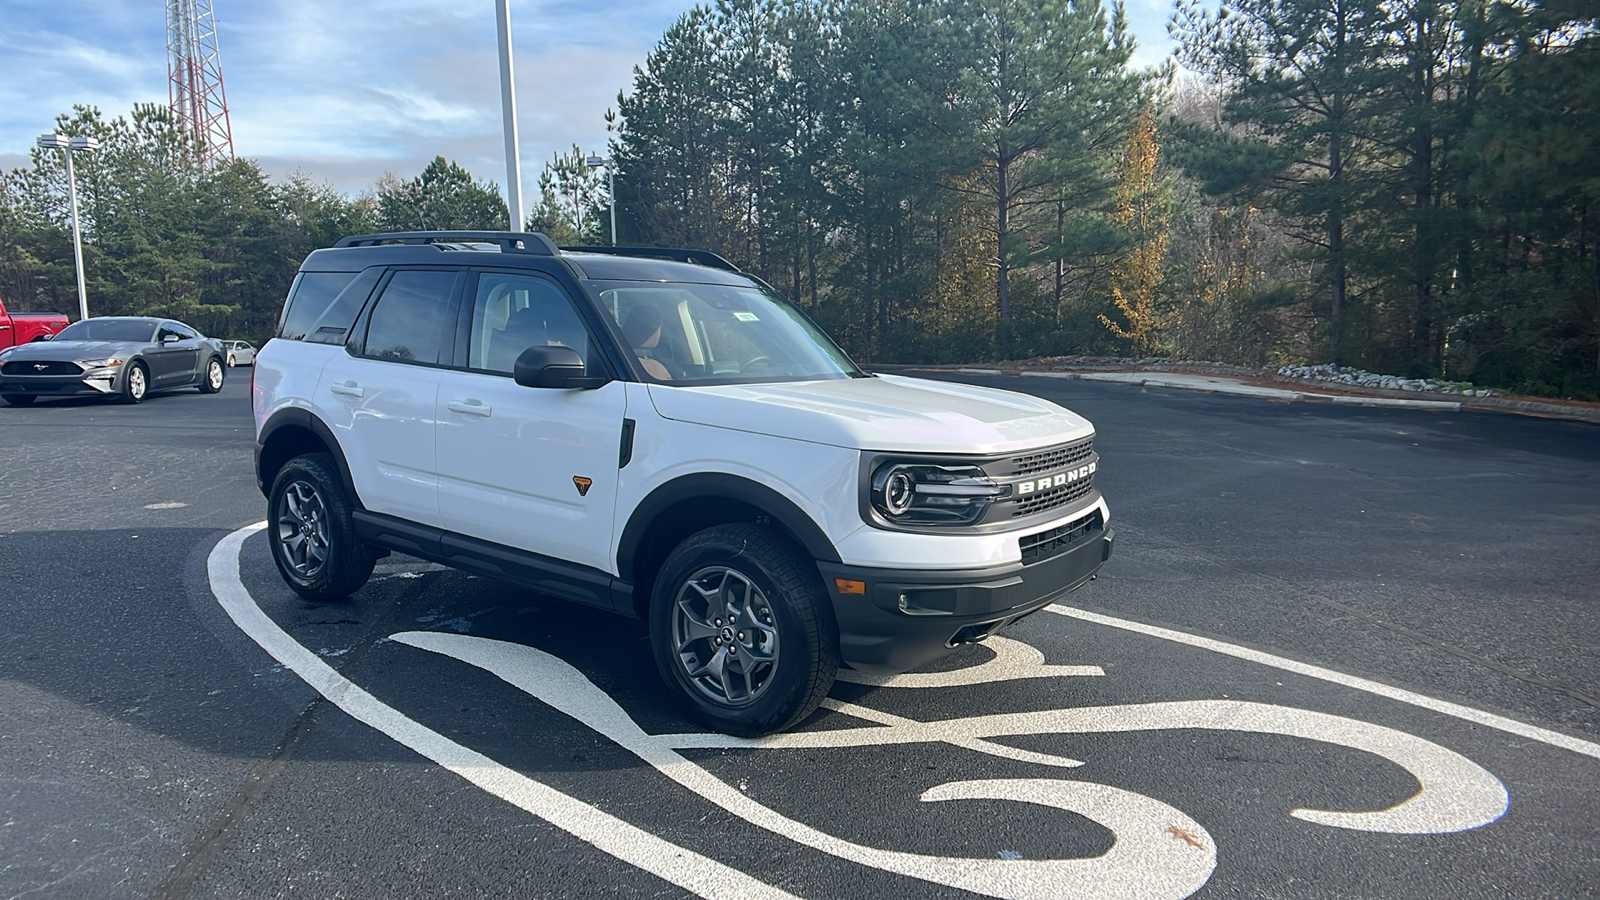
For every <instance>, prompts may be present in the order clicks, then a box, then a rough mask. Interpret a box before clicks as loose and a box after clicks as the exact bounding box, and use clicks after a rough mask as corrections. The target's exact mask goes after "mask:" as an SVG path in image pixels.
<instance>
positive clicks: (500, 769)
mask: <svg viewBox="0 0 1600 900" xmlns="http://www.w3.org/2000/svg"><path fill="white" fill-rule="evenodd" d="M265 527H266V523H265V522H258V523H256V524H255V525H249V526H246V527H244V528H241V529H239V530H238V531H235V532H233V533H232V534H230V535H228V536H227V537H225V538H223V539H222V541H221V542H220V543H218V544H217V545H216V547H214V548H212V550H211V556H210V558H209V559H207V560H206V569H207V572H208V573H209V575H210V579H211V592H212V593H213V594H214V595H216V598H217V601H218V602H219V603H221V604H222V608H223V610H225V611H226V612H227V613H228V616H229V618H231V619H233V621H234V624H236V625H238V626H239V628H240V629H241V630H242V631H244V633H245V634H247V635H249V636H250V638H251V639H252V640H254V641H255V642H256V643H257V644H260V645H261V648H262V649H264V650H266V651H267V653H269V654H271V655H272V657H273V658H274V659H276V660H277V661H278V662H280V663H282V664H283V665H284V667H285V668H288V669H290V670H291V671H293V672H294V673H295V674H296V675H298V676H300V678H301V679H303V680H304V681H305V682H306V683H307V684H309V685H311V686H312V687H313V688H315V689H316V691H317V692H318V693H320V694H321V695H322V696H324V697H326V698H327V699H328V702H330V703H332V704H334V705H335V706H337V707H339V708H340V709H341V710H344V712H346V713H347V714H349V715H350V716H351V717H352V718H354V719H356V720H357V721H359V722H362V723H364V724H366V725H369V726H371V727H373V728H375V729H377V730H378V731H381V732H383V733H384V734H386V735H388V736H389V737H391V738H393V739H394V740H396V741H398V742H399V743H401V744H403V745H405V746H406V747H409V748H411V749H412V750H415V751H416V752H417V753H420V754H421V755H423V756H425V757H427V758H428V759H431V760H433V761H434V762H436V763H438V764H439V765H440V766H443V767H444V768H446V769H448V770H449V771H451V772H454V773H455V774H457V775H459V776H461V777H462V778H464V779H466V780H467V781H469V782H471V783H472V784H474V785H476V786H477V787H479V788H481V789H483V790H485V791H487V792H489V793H490V794H493V795H494V796H496V797H499V798H501V799H502V800H505V801H506V802H508V803H511V804H512V805H514V806H517V807H520V808H521V809H524V810H526V811H528V812H530V813H532V814H533V815H535V816H538V817H539V818H541V819H544V820H545V821H546V822H549V823H550V824H552V825H554V826H556V827H557V828H560V829H561V830H563V831H565V832H567V833H568V834H571V835H572V836H574V837H576V838H578V839H580V840H583V841H587V842H588V843H590V844H592V845H594V846H595V847H596V848H597V849H599V850H602V851H604V852H606V853H609V854H611V855H612V856H614V857H616V858H617V859H620V860H622V861H623V862H626V863H630V864H632V865H634V866H638V867H639V868H640V869H643V870H644V871H646V872H649V873H651V874H652V875H655V876H657V877H659V878H662V879H664V880H666V881H670V882H672V883H673V884H675V885H677V886H678V887H681V888H683V889H684V890H687V891H692V892H693V893H695V894H698V895H699V896H701V897H708V898H727V900H740V898H745V897H767V898H774V900H776V898H786V897H787V898H793V896H794V895H792V894H790V893H788V892H786V891H782V890H779V889H778V888H775V887H773V886H772V885H770V884H767V883H766V882H764V881H761V880H759V879H756V878H754V877H752V876H750V875H747V874H746V873H744V872H741V871H739V870H738V869H734V868H732V867H729V866H726V865H723V864H722V863H720V862H718V861H716V860H714V859H711V858H710V857H707V856H701V855H700V854H698V853H695V852H693V851H691V850H687V849H685V848H683V847H680V846H678V845H677V844H673V843H671V842H669V841H665V840H662V839H661V838H658V837H656V836H655V835H653V834H650V833H649V832H647V831H644V830H643V829H640V828H637V827H635V826H633V825H630V824H628V823H627V822H625V821H623V820H621V819H619V818H617V817H616V816H613V815H610V814H608V813H605V812H603V811H601V810H599V809H597V808H595V807H593V806H590V805H589V804H587V803H584V802H582V801H581V800H578V799H576V798H574V797H571V796H568V795H567V794H563V793H561V792H560V791H558V790H556V789H555V788H552V787H550V786H549V785H546V784H543V783H541V782H538V781H535V780H533V779H532V778H529V777H527V776H526V775H523V774H522V773H520V772H517V771H516V770H514V769H510V768H507V767H506V766H503V765H501V764H499V763H497V762H495V761H494V760H492V759H490V758H489V757H487V756H484V755H483V754H481V753H478V752H476V751H474V750H470V749H468V748H466V747H463V746H461V745H460V744H458V743H456V742H455V741H452V740H450V739H449V738H447V737H445V736H444V735H441V734H439V733H438V732H436V731H433V730H432V729H429V728H426V727H424V726H422V725H420V724H418V723H417V722H414V721H412V720H411V719H410V718H407V717H406V716H405V715H404V714H402V713H401V712H399V711H398V710H396V709H394V708H393V707H391V706H388V705H387V704H385V703H383V702H382V701H380V700H378V699H377V698H376V697H374V696H372V695H371V694H369V693H367V692H366V691H364V690H362V689H361V688H359V687H357V686H356V685H355V684H353V683H351V682H350V681H349V680H348V679H346V678H345V677H344V676H342V675H340V674H339V673H338V672H337V671H335V670H334V669H333V668H332V667H331V666H329V665H328V664H327V663H325V662H323V661H322V660H320V659H318V658H317V656H316V654H314V653H312V652H311V651H310V650H307V649H306V648H305V647H303V646H301V645H300V644H299V643H298V642H297V641H295V639H294V638H292V637H290V636H289V635H288V634H287V633H286V632H284V630H283V629H281V628H279V627H278V625H277V623H276V622H273V621H272V619H271V618H269V617H268V616H267V614H266V613H264V612H262V611H261V608H260V607H259V606H257V605H256V602H255V599H254V598H253V597H251V596H250V592H249V590H247V589H246V588H245V586H244V582H243V581H241V580H240V578H239V552H240V550H241V549H243V546H244V541H245V538H247V537H249V536H250V535H252V534H254V533H256V532H257V531H260V530H261V529H263V528H265Z"/></svg>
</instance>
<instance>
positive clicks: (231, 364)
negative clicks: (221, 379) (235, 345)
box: [228, 353, 238, 369]
mask: <svg viewBox="0 0 1600 900" xmlns="http://www.w3.org/2000/svg"><path fill="white" fill-rule="evenodd" d="M236 365H238V363H237V362H234V360H233V354H232V353H229V354H228V368H230V369H231V368H233V367H234V366H236Z"/></svg>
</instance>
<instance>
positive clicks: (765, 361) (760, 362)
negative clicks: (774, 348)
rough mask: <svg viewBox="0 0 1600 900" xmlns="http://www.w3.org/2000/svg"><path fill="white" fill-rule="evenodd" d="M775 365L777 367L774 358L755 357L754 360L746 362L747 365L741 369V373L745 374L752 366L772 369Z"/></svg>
mask: <svg viewBox="0 0 1600 900" xmlns="http://www.w3.org/2000/svg"><path fill="white" fill-rule="evenodd" d="M773 365H776V364H775V363H774V362H773V361H772V357H770V356H757V357H755V358H753V359H749V360H746V361H745V364H744V365H742V366H740V367H739V371H740V372H744V371H746V370H748V369H749V368H750V367H751V366H767V367H769V368H770V367H771V366H773Z"/></svg>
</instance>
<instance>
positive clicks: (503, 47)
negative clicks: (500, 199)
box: [494, 0, 523, 231]
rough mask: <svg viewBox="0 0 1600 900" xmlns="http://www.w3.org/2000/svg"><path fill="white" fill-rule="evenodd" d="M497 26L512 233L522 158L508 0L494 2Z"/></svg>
mask: <svg viewBox="0 0 1600 900" xmlns="http://www.w3.org/2000/svg"><path fill="white" fill-rule="evenodd" d="M494 11H495V25H496V27H497V29H498V30H499V32H500V109H501V112H502V113H503V114H504V116H505V129H504V130H505V137H506V207H507V208H508V209H509V210H510V212H511V230H512V231H521V230H522V229H523V224H522V157H521V156H520V155H519V154H518V151H517V91H516V86H515V85H514V84H513V82H512V78H511V9H510V6H509V5H508V0H494Z"/></svg>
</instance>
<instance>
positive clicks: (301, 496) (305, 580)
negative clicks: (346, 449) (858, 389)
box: [267, 453, 377, 602]
mask: <svg viewBox="0 0 1600 900" xmlns="http://www.w3.org/2000/svg"><path fill="white" fill-rule="evenodd" d="M353 508H354V504H353V503H352V502H351V500H350V496H349V494H348V493H346V491H345V489H344V484H343V482H341V481H340V480H339V473H338V471H337V470H336V469H335V468H334V463H333V457H331V456H329V455H328V454H326V453H308V454H306V455H304V456H296V457H295V458H294V459H291V460H289V461H288V462H287V463H284V466H283V468H282V469H279V470H278V475H277V477H276V478H274V479H273V480H272V490H271V491H269V492H268V494H267V541H268V543H270V544H271V545H272V561H273V562H275V563H277V564H278V574H280V575H282V576H283V580H284V581H285V582H286V583H287V584H288V585H289V587H290V588H292V589H293V590H294V592H295V593H297V594H299V595H300V596H302V597H304V598H306V599H307V600H312V601H315V602H324V601H328V600H339V599H341V598H344V597H347V596H349V595H350V594H353V593H355V592H356V591H357V590H360V588H361V586H362V585H364V584H366V583H367V579H369V578H371V577H372V567H373V565H374V564H375V563H376V562H377V557H376V556H375V555H374V554H373V553H372V551H371V550H370V549H368V548H367V546H366V545H365V544H363V543H362V542H361V540H360V538H358V537H357V536H356V526H355V521H354V520H353V519H352V518H351V516H350V512H351V510H352V509H353Z"/></svg>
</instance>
